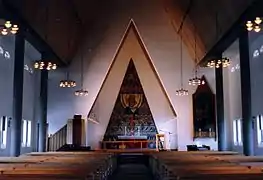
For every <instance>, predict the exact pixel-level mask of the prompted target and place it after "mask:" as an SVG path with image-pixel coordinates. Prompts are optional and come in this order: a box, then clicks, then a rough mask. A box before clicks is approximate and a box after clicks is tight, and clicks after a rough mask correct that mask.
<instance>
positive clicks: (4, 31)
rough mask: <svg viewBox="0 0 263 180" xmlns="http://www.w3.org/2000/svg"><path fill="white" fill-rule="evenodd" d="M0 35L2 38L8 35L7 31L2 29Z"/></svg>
mask: <svg viewBox="0 0 263 180" xmlns="http://www.w3.org/2000/svg"><path fill="white" fill-rule="evenodd" d="M1 34H2V35H4V36H5V35H7V34H8V32H7V29H6V28H4V29H2V31H1Z"/></svg>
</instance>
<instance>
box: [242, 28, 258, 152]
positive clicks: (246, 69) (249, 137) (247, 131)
mask: <svg viewBox="0 0 263 180" xmlns="http://www.w3.org/2000/svg"><path fill="white" fill-rule="evenodd" d="M239 53H240V78H241V100H242V129H243V131H242V137H243V153H244V154H245V155H246V156H251V155H253V154H254V147H253V146H254V140H253V120H252V116H251V84H250V64H249V59H250V58H249V37H248V32H247V31H246V30H245V31H244V32H243V33H242V35H241V36H240V40H239Z"/></svg>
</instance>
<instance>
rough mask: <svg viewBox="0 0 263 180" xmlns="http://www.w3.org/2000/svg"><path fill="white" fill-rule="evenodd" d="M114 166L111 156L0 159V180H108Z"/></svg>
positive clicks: (57, 154)
mask: <svg viewBox="0 0 263 180" xmlns="http://www.w3.org/2000/svg"><path fill="white" fill-rule="evenodd" d="M114 166H116V164H114V155H112V154H109V153H96V152H74V153H73V152H53V153H30V154H26V155H23V156H20V157H17V158H0V179H18V178H19V180H23V179H106V178H107V176H109V175H110V173H112V172H113V170H114Z"/></svg>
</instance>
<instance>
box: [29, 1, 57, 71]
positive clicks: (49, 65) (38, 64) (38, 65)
mask: <svg viewBox="0 0 263 180" xmlns="http://www.w3.org/2000/svg"><path fill="white" fill-rule="evenodd" d="M45 16H46V19H45V24H46V30H45V41H46V42H47V41H48V5H46V11H45ZM34 68H35V69H39V70H48V71H50V70H56V69H57V64H56V63H53V62H52V61H49V60H37V61H35V62H34Z"/></svg>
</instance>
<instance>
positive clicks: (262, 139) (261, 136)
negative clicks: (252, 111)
mask: <svg viewBox="0 0 263 180" xmlns="http://www.w3.org/2000/svg"><path fill="white" fill-rule="evenodd" d="M257 139H258V145H262V146H263V117H262V115H259V116H257Z"/></svg>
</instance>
